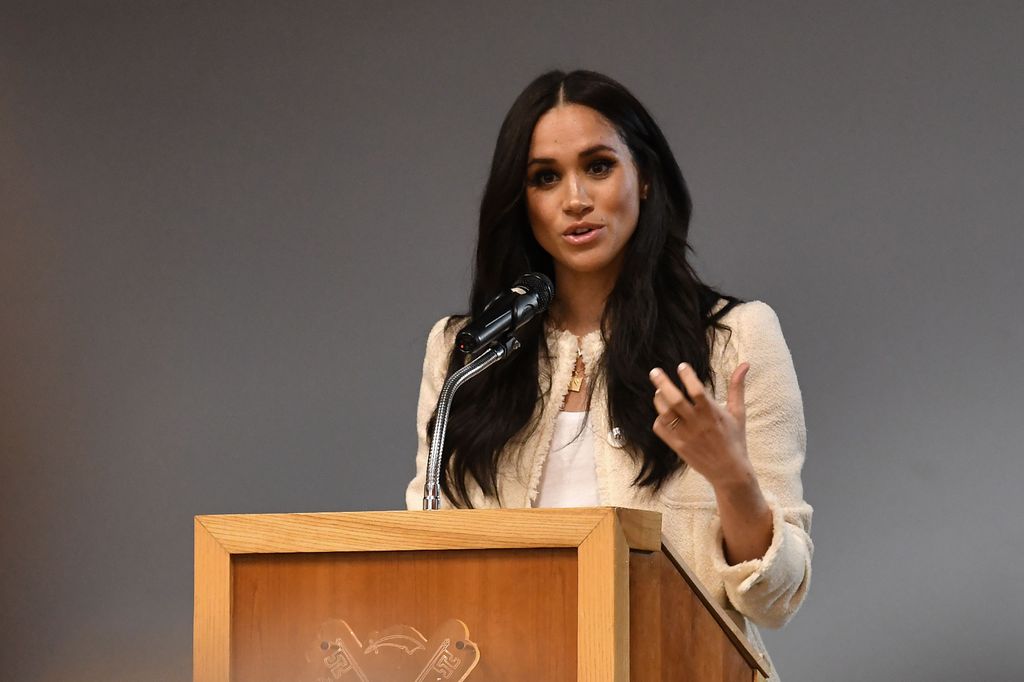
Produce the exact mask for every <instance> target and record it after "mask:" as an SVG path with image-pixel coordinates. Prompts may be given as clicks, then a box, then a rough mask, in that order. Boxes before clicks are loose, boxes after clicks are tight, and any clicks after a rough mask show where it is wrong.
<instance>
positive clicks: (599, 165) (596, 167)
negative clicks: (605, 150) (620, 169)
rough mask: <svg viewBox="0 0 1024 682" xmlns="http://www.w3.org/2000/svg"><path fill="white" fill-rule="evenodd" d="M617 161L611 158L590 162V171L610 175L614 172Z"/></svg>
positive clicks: (595, 173)
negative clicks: (613, 168)
mask: <svg viewBox="0 0 1024 682" xmlns="http://www.w3.org/2000/svg"><path fill="white" fill-rule="evenodd" d="M613 166H615V162H614V161H612V160H610V159H600V160H598V161H594V162H593V163H592V164H590V172H591V173H593V174H594V175H608V174H609V173H611V172H612V167H613Z"/></svg>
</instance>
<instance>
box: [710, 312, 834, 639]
mask: <svg viewBox="0 0 1024 682" xmlns="http://www.w3.org/2000/svg"><path fill="white" fill-rule="evenodd" d="M736 313H737V314H738V317H739V319H738V320H737V322H738V324H736V326H734V327H733V331H734V334H735V337H736V338H735V340H736V343H737V346H736V364H735V365H733V369H734V368H735V366H738V365H739V364H740V363H742V362H749V363H750V371H749V373H748V374H747V379H746V386H745V389H746V391H745V398H746V399H745V402H746V409H747V452H748V454H749V456H750V461H751V464H752V465H753V467H754V471H755V472H756V474H757V479H758V482H759V484H760V486H761V489H762V491H763V492H764V495H765V498H766V499H767V501H768V505H769V507H770V508H771V511H772V519H773V530H772V541H771V545H770V546H769V548H768V550H767V551H766V552H765V554H764V556H763V557H761V558H759V559H752V560H750V561H744V562H742V563H739V564H736V565H729V563H728V561H727V560H726V558H725V554H724V548H723V539H722V529H721V521H720V519H719V517H718V516H717V514H716V516H715V518H714V519H713V520H712V523H711V528H710V530H711V533H710V534H709V539H710V543H711V545H710V547H708V548H707V549H708V551H709V553H710V554H711V558H712V562H713V563H714V565H715V567H716V569H717V572H718V573H719V575H721V576H722V580H723V582H724V587H725V592H726V594H727V595H728V597H729V601H730V602H731V603H732V605H733V607H734V608H735V609H736V610H737V611H739V612H740V613H742V614H743V615H744V616H746V617H747V618H749V619H750V620H751V621H753V622H754V623H756V624H757V625H762V626H765V627H770V628H776V627H781V626H782V625H784V624H785V623H786V622H787V621H789V619H790V618H792V616H793V614H795V613H796V610H797V609H798V608H799V607H800V604H801V602H802V601H803V599H804V596H805V595H806V594H807V588H808V586H809V584H810V579H811V556H812V554H813V552H814V545H813V544H812V543H811V538H810V529H811V511H812V510H811V506H810V505H809V504H807V503H806V502H805V501H804V499H803V485H802V483H801V481H800V470H801V468H802V467H803V462H804V454H805V451H806V446H807V432H806V427H805V425H804V411H803V402H802V399H801V396H800V387H799V385H798V384H797V379H796V372H795V371H794V369H793V360H792V358H791V356H790V353H789V348H788V347H787V346H786V341H785V339H784V338H783V336H782V330H781V328H780V327H779V320H778V318H777V317H776V315H775V312H774V311H773V310H772V309H771V308H770V307H769V306H768V305H767V304H765V303H761V302H752V303H747V304H744V305H742V306H739V307H738V308H737V309H736ZM730 326H731V325H730ZM718 379H719V380H721V381H725V382H727V381H728V379H729V377H728V376H726V377H718Z"/></svg>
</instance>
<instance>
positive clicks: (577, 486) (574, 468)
mask: <svg viewBox="0 0 1024 682" xmlns="http://www.w3.org/2000/svg"><path fill="white" fill-rule="evenodd" d="M587 415H588V413H587V412H559V413H558V416H557V417H556V418H555V432H554V435H553V436H552V437H551V453H550V454H549V455H548V457H547V459H546V460H545V462H544V471H543V472H542V473H541V477H540V486H539V488H538V491H537V498H536V499H535V500H534V501H533V506H534V507H596V506H598V505H599V504H600V503H601V502H600V500H599V499H598V496H597V469H596V468H595V464H594V432H593V430H591V428H590V425H589V424H588V423H587Z"/></svg>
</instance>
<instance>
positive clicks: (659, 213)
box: [428, 71, 737, 506]
mask: <svg viewBox="0 0 1024 682" xmlns="http://www.w3.org/2000/svg"><path fill="white" fill-rule="evenodd" d="M562 103H564V104H580V105H583V106H587V107H590V108H591V109H594V110H595V111H597V112H598V113H600V114H601V115H603V116H604V117H605V118H607V119H608V120H609V121H610V122H611V124H612V125H613V126H614V127H615V128H616V130H617V131H618V133H619V135H620V137H621V138H622V140H623V142H624V143H625V144H626V146H627V147H628V148H629V150H630V152H631V153H632V156H633V160H634V162H635V163H636V167H637V170H638V173H639V176H640V178H641V180H642V181H643V182H645V183H646V184H647V186H648V190H647V196H646V199H645V200H644V201H643V202H642V203H641V208H640V215H639V219H638V223H637V228H636V230H635V232H634V234H633V236H632V238H631V240H630V241H629V243H628V244H627V246H626V250H625V257H624V259H623V265H622V270H621V272H620V274H619V277H618V280H617V281H616V284H615V287H614V289H613V290H612V292H611V294H610V296H609V297H608V301H607V304H606V306H605V310H604V315H603V318H602V322H601V333H602V336H603V338H604V342H605V352H604V356H603V358H602V359H601V361H600V363H599V366H598V367H596V368H591V367H588V368H587V369H588V373H589V374H590V375H591V377H592V378H595V377H599V376H603V378H604V380H605V381H606V382H607V387H608V413H609V414H608V416H609V421H610V423H612V424H614V425H616V426H617V427H619V428H620V429H621V430H622V433H623V435H624V436H625V438H626V440H627V442H628V443H629V444H630V446H631V447H630V448H627V449H626V450H625V452H627V453H629V454H630V455H631V456H633V457H637V458H640V459H641V467H640V471H639V473H638V475H637V478H636V481H635V482H634V484H635V485H639V486H644V487H650V488H652V489H655V490H657V489H658V488H660V487H661V485H662V484H663V483H664V482H665V481H666V480H667V479H668V478H669V477H670V476H671V475H672V474H673V473H674V472H676V471H677V470H679V469H680V468H681V467H682V462H681V461H680V459H679V457H678V456H677V455H676V454H675V453H673V452H672V451H671V450H670V449H669V448H668V447H667V446H666V445H665V444H664V443H663V442H662V441H661V440H660V439H659V438H658V437H657V436H656V435H655V434H654V432H653V431H652V430H651V427H652V425H653V423H654V419H655V417H656V416H657V415H656V413H655V410H654V406H653V404H652V402H651V399H652V389H651V385H650V382H649V380H648V377H647V373H648V371H649V370H650V369H651V368H652V367H664V368H666V369H668V368H673V367H675V366H676V364H677V363H679V362H681V361H683V360H685V361H686V362H689V363H690V364H691V365H692V366H693V368H694V370H695V371H696V372H697V375H698V376H699V377H700V378H701V380H703V381H704V382H707V381H709V380H711V379H712V370H711V362H710V357H709V356H710V345H711V338H709V337H710V336H711V335H713V334H714V333H715V331H716V330H725V329H727V328H726V327H724V326H722V325H721V324H720V323H719V319H720V318H721V317H722V315H724V313H725V312H726V310H727V309H728V308H729V307H731V306H732V305H734V304H735V303H736V302H737V299H735V298H732V297H727V296H723V295H721V294H719V293H718V292H717V291H715V290H713V289H712V288H710V287H708V286H707V285H705V284H703V283H702V282H701V281H700V279H699V278H698V277H697V274H696V273H695V272H694V270H693V268H692V267H691V266H690V264H689V262H688V260H687V252H688V251H689V250H690V247H689V244H688V242H687V235H688V232H689V225H690V215H691V213H692V209H693V206H692V203H691V200H690V194H689V191H688V190H687V188H686V182H685V180H684V179H683V174H682V172H681V171H680V170H679V165H678V164H677V163H676V160H675V157H674V156H673V155H672V151H671V149H670V148H669V145H668V142H667V141H666V140H665V136H664V135H663V134H662V132H661V130H660V129H659V128H658V126H657V124H656V123H655V122H654V119H653V118H651V116H650V114H649V113H648V112H647V110H646V109H645V108H644V107H643V105H642V104H640V102H639V101H637V99H636V98H635V97H633V95H632V94H630V92H629V91H628V90H626V88H624V87H623V86H622V85H620V84H619V83H617V82H615V81H614V80H612V79H610V78H608V77H607V76H603V75H601V74H598V73H594V72H592V71H573V72H571V73H563V72H561V71H551V72H548V73H545V74H543V75H542V76H540V77H539V78H537V79H536V80H534V81H533V82H532V83H530V85H528V86H527V87H526V89H525V90H523V92H522V93H521V94H520V95H519V97H518V98H517V99H516V101H515V102H514V103H513V104H512V108H511V109H510V110H509V112H508V114H507V115H506V116H505V120H504V122H503V123H502V125H501V131H500V132H499V133H498V141H497V144H496V145H495V148H494V158H493V160H492V161H491V170H490V175H489V177H488V179H487V187H486V189H485V190H484V196H483V201H482V202H481V205H480V226H479V238H478V240H477V249H476V261H475V268H474V273H473V288H472V291H471V294H470V311H469V313H468V314H467V315H462V316H455V317H453V318H452V319H451V320H450V321H449V325H460V324H463V323H464V322H465V321H466V320H467V319H469V318H470V317H472V316H476V315H479V314H480V313H481V312H482V311H483V308H484V306H486V305H487V303H488V302H489V301H490V300H491V299H492V298H493V297H494V296H496V295H497V294H498V293H500V292H501V291H503V290H505V289H506V288H508V287H509V286H510V285H511V284H512V282H513V281H514V280H515V279H516V277H517V276H519V275H521V274H522V273H524V272H528V271H533V272H543V273H544V274H546V275H547V276H548V277H550V278H551V279H552V281H554V283H555V289H556V291H557V288H558V282H557V280H555V271H554V266H553V263H552V259H551V256H549V255H548V254H547V252H545V251H544V250H543V249H542V248H541V247H540V245H539V244H538V243H537V241H536V240H535V239H534V237H533V232H532V231H531V229H530V223H529V220H528V218H527V210H526V175H527V170H526V164H527V157H528V154H529V149H530V140H531V137H532V135H533V129H534V126H535V125H536V124H537V120H538V119H539V118H540V117H541V116H542V115H543V114H544V113H545V112H547V111H548V110H549V109H551V108H553V107H555V106H556V105H558V104H562ZM722 298H724V299H726V300H727V302H728V304H727V306H726V307H724V308H722V309H720V310H718V311H717V312H716V313H715V314H714V315H712V309H713V308H714V306H715V304H716V303H718V301H719V300H720V299H722ZM709 332H710V333H709ZM519 339H520V342H521V343H522V348H521V349H520V350H519V351H518V352H517V353H516V354H515V355H513V356H512V357H511V358H510V359H509V360H507V361H505V362H504V363H502V364H499V365H496V366H495V367H493V368H491V369H490V370H488V371H487V373H485V374H483V375H482V376H479V377H477V378H476V379H474V380H472V381H470V382H468V383H467V384H466V385H464V386H463V387H462V388H461V389H460V392H459V393H458V394H457V397H456V398H455V400H454V402H453V404H452V410H451V417H450V419H449V422H448V430H447V434H446V438H445V447H444V459H443V468H442V471H443V472H444V477H443V478H442V490H443V491H444V494H445V495H446V496H447V497H448V498H449V499H450V500H452V501H453V502H454V503H455V504H457V505H460V506H471V503H470V499H469V498H470V495H469V488H468V485H467V482H468V480H469V477H472V478H473V479H475V481H476V483H477V484H478V485H479V487H480V489H481V491H482V492H483V493H484V494H485V495H487V496H489V497H494V498H497V497H498V481H497V472H498V469H499V465H500V464H501V458H502V457H503V456H506V453H507V452H508V451H509V450H507V449H506V447H505V446H506V445H507V444H508V443H509V441H511V440H513V439H515V440H522V439H524V438H525V437H527V436H528V435H529V434H530V433H531V432H532V430H533V429H535V428H536V427H537V424H536V417H537V416H538V415H539V414H540V409H538V408H542V407H543V404H544V401H545V400H546V399H547V398H548V397H549V396H550V395H551V388H552V387H551V385H550V375H549V373H548V372H542V369H544V366H543V365H544V363H546V362H547V360H548V357H549V354H548V348H547V343H546V340H545V336H544V333H543V319H538V320H534V322H533V323H531V325H530V326H528V327H527V328H525V329H524V330H522V332H521V333H520V335H519ZM465 360H466V359H465V357H464V356H463V355H462V353H459V352H458V351H453V352H452V355H451V356H450V359H449V364H448V372H449V374H450V373H451V372H453V371H455V370H456V369H458V368H459V367H461V366H462V365H463V364H464V363H465ZM669 374H670V375H671V374H674V372H671V371H670V372H669ZM673 378H674V377H673ZM545 382H546V383H545ZM483 415H486V416H485V417H482V416H483ZM433 426H434V420H433V419H431V421H430V424H429V425H428V434H431V435H432V434H433Z"/></svg>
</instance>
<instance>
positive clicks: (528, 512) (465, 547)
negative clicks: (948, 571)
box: [193, 507, 768, 682]
mask: <svg viewBox="0 0 1024 682" xmlns="http://www.w3.org/2000/svg"><path fill="white" fill-rule="evenodd" d="M193 655H194V660H193V671H194V678H193V679H194V680H195V682H229V681H231V682H264V681H266V682H271V681H273V682H285V681H287V682H293V681H294V682H298V681H300V680H307V681H308V682H319V681H326V680H332V681H333V680H340V681H341V682H349V681H351V682H407V681H408V682H426V681H428V680H429V681H430V682H434V681H435V680H444V681H445V682H461V680H468V681H469V682H562V681H563V680H564V681H569V680H580V681H583V680H586V681H587V682H625V681H626V680H633V681H634V682H654V681H658V680H664V681H665V682H668V681H670V680H671V681H672V682H679V681H682V680H694V681H699V682H733V681H738V680H743V681H744V682H758V681H760V680H764V679H765V678H766V676H767V672H766V671H767V669H768V666H767V664H766V663H765V661H764V660H763V659H762V658H761V657H760V656H759V655H758V654H757V653H756V651H755V650H754V649H753V648H752V647H751V646H750V645H749V643H748V642H747V640H746V638H745V637H744V634H743V632H742V631H741V630H740V629H739V628H737V626H736V624H735V623H734V622H733V621H732V619H730V618H729V616H728V615H727V614H726V613H725V612H724V611H723V610H722V609H721V608H720V607H719V606H718V605H717V604H716V603H714V602H713V601H712V600H711V599H710V598H709V597H708V595H707V593H706V592H705V591H704V589H703V587H701V586H700V584H699V583H698V582H697V581H696V580H695V578H694V577H693V575H692V574H691V573H690V572H689V570H688V569H687V568H686V567H685V566H684V565H682V563H681V562H679V561H678V560H677V559H676V558H674V557H673V556H672V554H671V552H670V550H669V548H667V547H664V546H663V545H662V540H661V516H660V515H659V514H657V513H655V512H646V511H636V510H630V509H616V508H605V507H601V508H593V509H589V508H588V509H503V510H445V511H430V512H425V511H412V512H359V513H324V514H258V515H222V516H197V517H196V519H195V622H194V632H193ZM388 666H391V667H388ZM382 669H386V670H392V671H393V672H391V673H381V672H379V671H380V670H382ZM374 671H376V672H374ZM374 675H375V676H374Z"/></svg>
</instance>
